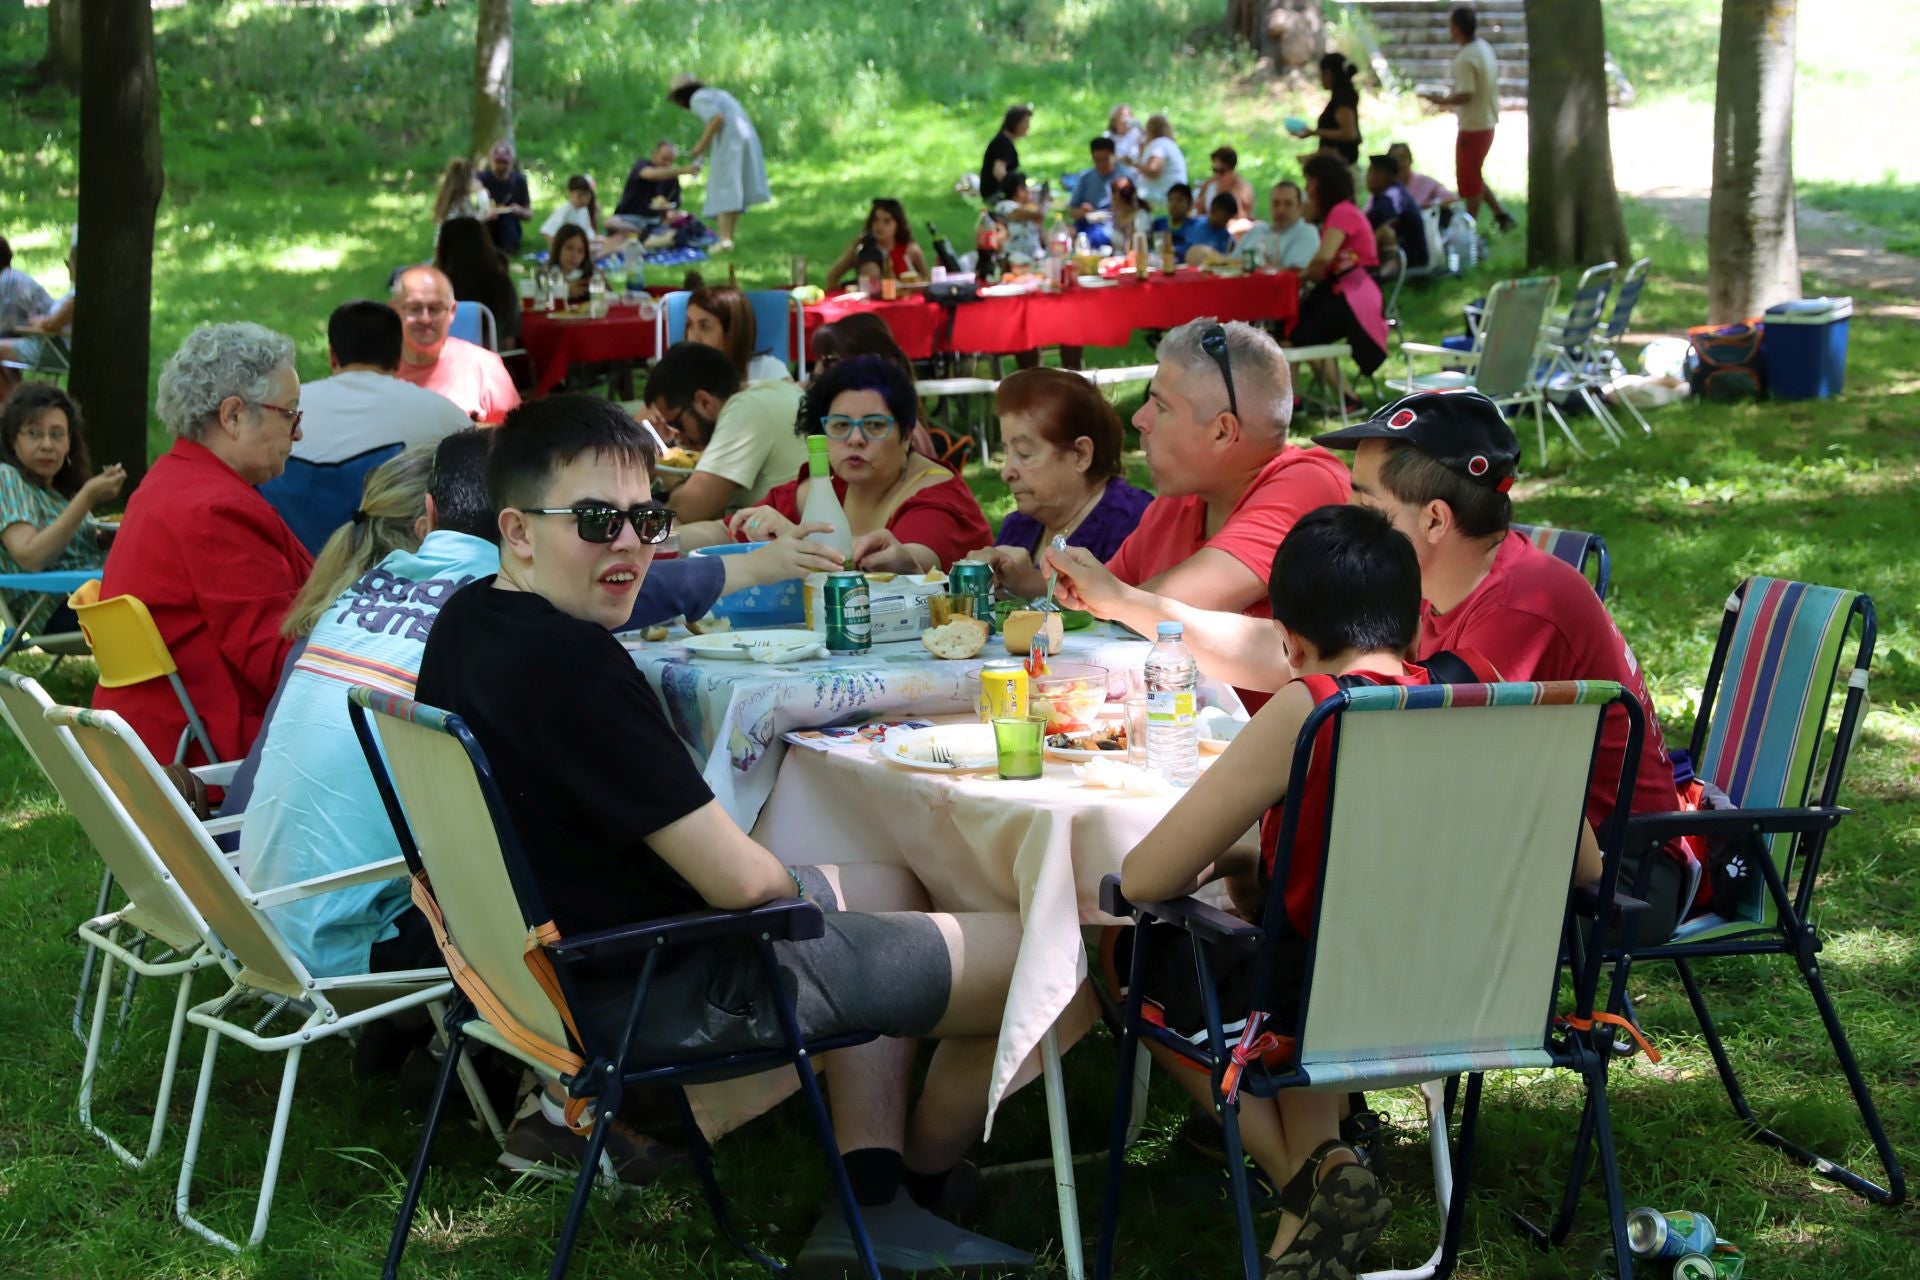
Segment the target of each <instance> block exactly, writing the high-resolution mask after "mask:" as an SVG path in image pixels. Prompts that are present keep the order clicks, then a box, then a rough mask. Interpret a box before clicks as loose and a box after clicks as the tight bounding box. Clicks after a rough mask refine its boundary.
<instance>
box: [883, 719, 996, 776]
mask: <svg viewBox="0 0 1920 1280" xmlns="http://www.w3.org/2000/svg"><path fill="white" fill-rule="evenodd" d="M936 742H937V743H939V744H940V745H941V746H942V747H945V748H946V749H947V751H948V752H949V753H951V756H952V760H953V763H951V764H941V763H940V762H938V761H936V760H934V759H933V755H932V748H933V745H934V744H935V743H936ZM873 754H874V755H876V756H878V757H879V758H880V759H882V760H885V761H886V762H887V763H889V764H897V765H903V766H905V767H906V768H909V769H925V770H928V771H929V772H932V773H978V772H979V771H980V770H982V769H994V768H998V767H999V763H1000V758H999V753H998V752H997V750H996V749H995V747H994V744H993V726H992V725H990V724H940V725H935V726H934V727H933V728H931V729H915V730H913V731H912V732H911V733H903V734H900V735H899V736H898V737H895V736H893V735H888V737H887V739H886V740H885V741H884V742H876V743H874V744H873Z"/></svg>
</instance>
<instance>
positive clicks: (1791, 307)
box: [1766, 298, 1853, 324]
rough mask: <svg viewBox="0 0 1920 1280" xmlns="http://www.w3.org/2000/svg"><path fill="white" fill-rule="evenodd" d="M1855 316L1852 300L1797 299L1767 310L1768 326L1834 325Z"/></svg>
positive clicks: (1779, 303) (1777, 303) (1775, 305)
mask: <svg viewBox="0 0 1920 1280" xmlns="http://www.w3.org/2000/svg"><path fill="white" fill-rule="evenodd" d="M1852 314H1853V299H1852V298H1796V299H1795V300H1793V301H1792V302H1776V303H1774V304H1773V305H1772V306H1770V307H1768V308H1767V315H1766V323H1768V324H1833V323H1834V322H1835V321H1839V320H1845V319H1846V318H1847V317H1848V316H1850V315H1852Z"/></svg>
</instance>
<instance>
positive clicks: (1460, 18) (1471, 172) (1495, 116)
mask: <svg viewBox="0 0 1920 1280" xmlns="http://www.w3.org/2000/svg"><path fill="white" fill-rule="evenodd" d="M1479 30H1480V19H1479V17H1478V16H1476V15H1475V14H1474V12H1473V10H1471V9H1469V8H1467V7H1466V6H1465V5H1461V6H1460V7H1459V8H1457V9H1455V10H1454V11H1453V14H1452V16H1450V17H1449V18H1448V19H1447V33H1448V34H1449V35H1451V36H1452V37H1453V42H1454V43H1455V44H1457V45H1459V46H1460V52H1459V53H1456V54H1455V55H1454V56H1453V92H1452V93H1447V94H1440V93H1430V94H1427V95H1425V96H1426V99H1427V101H1428V102H1431V103H1432V104H1433V105H1434V106H1436V107H1454V108H1457V112H1458V115H1459V117H1460V134H1459V137H1458V139H1457V140H1456V141H1455V142H1454V144H1453V166H1454V175H1455V176H1454V185H1455V186H1457V187H1459V188H1460V198H1461V199H1462V200H1465V201H1466V202H1467V212H1468V213H1470V214H1472V215H1473V216H1474V219H1475V220H1476V221H1478V220H1479V217H1480V202H1481V201H1482V200H1485V201H1486V202H1487V207H1488V208H1490V209H1492V210H1493V218H1494V224H1495V225H1496V226H1498V227H1499V228H1500V229H1501V230H1502V231H1511V230H1513V227H1514V221H1513V215H1512V214H1510V213H1508V212H1507V211H1506V210H1505V209H1503V208H1501V207H1500V201H1499V199H1498V197H1496V196H1495V195H1494V194H1493V192H1491V191H1489V190H1487V180H1486V178H1485V177H1484V176H1482V173H1481V170H1482V169H1483V168H1484V167H1485V165H1486V162H1487V152H1489V151H1491V150H1493V130H1494V126H1495V125H1497V124H1499V123H1500V62H1499V60H1498V59H1497V58H1495V57H1494V56H1493V46H1492V45H1490V44H1488V43H1487V42H1486V40H1485V39H1483V38H1482V37H1481V36H1480V34H1479Z"/></svg>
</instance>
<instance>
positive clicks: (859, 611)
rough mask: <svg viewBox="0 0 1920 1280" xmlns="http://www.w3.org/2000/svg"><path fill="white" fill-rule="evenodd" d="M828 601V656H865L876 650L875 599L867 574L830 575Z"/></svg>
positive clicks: (825, 595)
mask: <svg viewBox="0 0 1920 1280" xmlns="http://www.w3.org/2000/svg"><path fill="white" fill-rule="evenodd" d="M822 594H823V596H824V599H825V605H826V608H825V613H826V615H827V617H826V622H827V652H828V653H866V652H868V651H869V650H871V649H872V648H873V598H872V595H871V594H870V593H869V591H868V589H867V575H866V574H864V573H830V574H828V575H827V585H826V590H825V591H824V592H823V593H822Z"/></svg>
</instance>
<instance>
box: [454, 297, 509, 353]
mask: <svg viewBox="0 0 1920 1280" xmlns="http://www.w3.org/2000/svg"><path fill="white" fill-rule="evenodd" d="M447 336H448V337H451V338H458V339H460V340H461V341H462V342H471V343H473V344H474V345H475V346H478V347H485V348H486V349H487V350H489V351H494V352H498V351H499V350H500V323H499V321H497V320H495V319H494V316H493V308H492V307H489V306H488V305H487V304H486V303H484V302H456V303H454V304H453V323H452V324H451V325H449V326H448V327H447Z"/></svg>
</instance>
